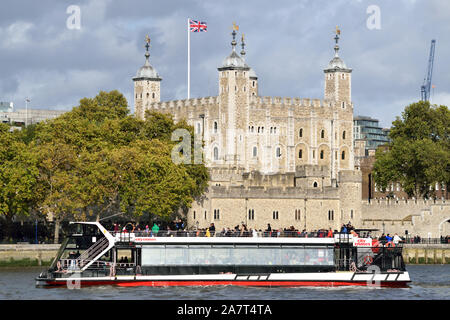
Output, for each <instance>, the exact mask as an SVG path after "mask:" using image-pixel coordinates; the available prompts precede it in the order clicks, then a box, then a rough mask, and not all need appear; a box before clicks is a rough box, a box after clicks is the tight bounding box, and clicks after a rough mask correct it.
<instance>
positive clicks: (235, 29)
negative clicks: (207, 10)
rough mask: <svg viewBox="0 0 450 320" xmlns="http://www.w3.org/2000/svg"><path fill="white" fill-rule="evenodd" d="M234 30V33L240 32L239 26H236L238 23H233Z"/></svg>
mask: <svg viewBox="0 0 450 320" xmlns="http://www.w3.org/2000/svg"><path fill="white" fill-rule="evenodd" d="M233 30H234V31H239V26H238V25H236V22H233Z"/></svg>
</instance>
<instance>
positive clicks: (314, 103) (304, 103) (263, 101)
mask: <svg viewBox="0 0 450 320" xmlns="http://www.w3.org/2000/svg"><path fill="white" fill-rule="evenodd" d="M250 105H253V106H257V107H265V108H267V107H269V108H270V107H271V106H278V107H298V108H301V107H302V108H334V107H336V102H335V101H332V100H324V99H310V98H297V97H295V98H291V97H268V96H258V97H256V96H252V97H250ZM351 106H353V105H351Z"/></svg>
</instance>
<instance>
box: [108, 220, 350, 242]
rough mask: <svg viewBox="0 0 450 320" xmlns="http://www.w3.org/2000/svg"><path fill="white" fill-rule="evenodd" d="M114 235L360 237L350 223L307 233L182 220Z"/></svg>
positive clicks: (117, 229)
mask: <svg viewBox="0 0 450 320" xmlns="http://www.w3.org/2000/svg"><path fill="white" fill-rule="evenodd" d="M113 228H114V230H113V231H114V233H135V234H138V235H141V236H163V237H171V236H174V237H301V238H312V237H314V238H326V237H328V238H332V237H333V236H334V234H336V233H341V234H342V233H344V234H353V235H354V236H358V234H357V233H356V232H355V228H354V227H353V226H352V225H351V223H350V222H349V223H348V224H343V225H342V227H341V229H340V230H332V228H328V229H318V230H311V231H307V230H306V229H303V230H299V229H297V228H295V227H294V226H290V227H285V228H274V227H272V226H271V225H270V223H268V224H267V227H266V228H265V229H264V230H263V229H257V228H249V227H248V226H247V225H246V224H241V225H236V226H235V227H232V228H229V227H225V228H222V230H216V227H215V225H214V223H211V224H210V226H209V227H208V228H194V229H187V228H186V227H185V224H184V222H183V221H182V220H176V221H173V222H172V223H170V224H168V225H166V226H165V228H161V227H160V225H159V224H158V223H156V222H154V223H153V226H150V225H149V224H146V225H145V226H141V225H140V224H139V223H137V224H133V223H131V222H129V223H126V224H125V225H124V226H121V225H120V224H118V223H115V224H114V226H113Z"/></svg>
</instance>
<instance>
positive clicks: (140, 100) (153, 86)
mask: <svg viewBox="0 0 450 320" xmlns="http://www.w3.org/2000/svg"><path fill="white" fill-rule="evenodd" d="M145 41H146V44H145V48H146V53H145V64H144V65H143V66H142V67H141V68H139V70H138V72H137V73H136V76H135V77H134V78H133V81H134V108H135V110H134V114H135V116H136V117H138V118H140V119H144V116H145V111H146V110H148V109H149V106H150V104H151V103H153V102H160V101H161V88H160V82H161V80H162V79H161V78H160V76H159V75H158V73H157V72H156V70H155V68H153V67H152V66H151V65H150V62H149V57H150V53H149V52H148V48H149V47H150V38H149V37H148V36H146V39H145Z"/></svg>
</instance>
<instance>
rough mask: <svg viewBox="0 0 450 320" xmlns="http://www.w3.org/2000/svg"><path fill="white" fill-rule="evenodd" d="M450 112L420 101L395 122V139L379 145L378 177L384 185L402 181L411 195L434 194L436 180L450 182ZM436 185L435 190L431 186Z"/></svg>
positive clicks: (392, 135)
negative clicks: (386, 144)
mask: <svg viewBox="0 0 450 320" xmlns="http://www.w3.org/2000/svg"><path fill="white" fill-rule="evenodd" d="M449 130H450V112H449V110H448V107H446V106H432V105H430V103H429V102H426V101H420V102H417V103H413V104H411V105H409V106H407V107H406V108H405V111H404V112H403V113H402V118H399V117H397V119H396V120H395V121H394V122H393V123H392V128H391V131H390V134H389V136H390V138H391V140H392V141H391V143H390V144H389V146H388V148H387V149H382V148H380V149H378V150H377V152H376V162H375V164H374V178H375V181H376V183H377V184H378V185H379V186H380V187H381V188H383V189H386V188H387V186H388V185H389V184H390V183H392V182H399V183H401V185H402V187H403V189H404V190H405V191H406V192H407V193H408V195H409V196H414V197H416V198H418V197H430V196H433V192H434V191H433V190H434V185H435V184H436V183H438V184H441V185H444V186H446V188H448V186H449V184H450V132H449ZM430 189H432V190H430Z"/></svg>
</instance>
